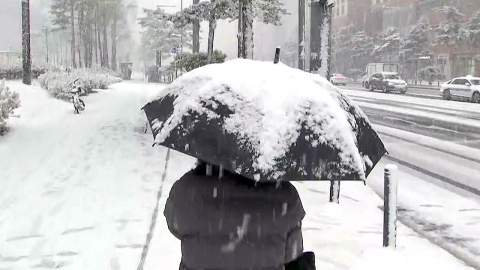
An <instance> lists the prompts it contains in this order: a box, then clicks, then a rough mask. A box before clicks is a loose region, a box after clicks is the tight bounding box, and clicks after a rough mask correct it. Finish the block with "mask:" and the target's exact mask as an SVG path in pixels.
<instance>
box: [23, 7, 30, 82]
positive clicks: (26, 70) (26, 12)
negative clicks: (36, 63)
mask: <svg viewBox="0 0 480 270" xmlns="http://www.w3.org/2000/svg"><path fill="white" fill-rule="evenodd" d="M22 58H23V83H24V84H26V85H31V84H32V55H31V49H30V1H29V0H22Z"/></svg>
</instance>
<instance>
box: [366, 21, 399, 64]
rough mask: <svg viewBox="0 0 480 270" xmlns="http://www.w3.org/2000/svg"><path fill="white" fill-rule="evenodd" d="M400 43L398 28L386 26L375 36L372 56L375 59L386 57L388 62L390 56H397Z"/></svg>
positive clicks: (390, 58)
mask: <svg viewBox="0 0 480 270" xmlns="http://www.w3.org/2000/svg"><path fill="white" fill-rule="evenodd" d="M402 43H403V38H402V36H401V35H400V32H399V31H398V28H395V27H388V28H387V29H386V30H385V31H383V32H382V33H380V34H379V35H378V36H377V37H376V39H375V47H374V48H373V51H372V56H373V58H375V59H379V60H383V59H387V61H388V62H390V61H391V60H392V58H395V57H397V56H398V54H399V52H400V47H401V46H402Z"/></svg>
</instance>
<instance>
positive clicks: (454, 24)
mask: <svg viewBox="0 0 480 270" xmlns="http://www.w3.org/2000/svg"><path fill="white" fill-rule="evenodd" d="M437 10H438V11H439V12H440V13H441V14H442V17H443V20H442V22H441V23H440V25H438V27H436V28H435V31H436V33H437V36H436V42H437V43H438V44H444V45H448V46H450V47H457V46H459V44H460V42H461V41H462V40H463V39H464V38H465V32H464V31H463V28H462V22H461V19H462V17H464V16H465V15H464V14H462V13H461V12H460V11H459V10H458V9H457V8H456V7H454V6H443V7H440V8H438V9H437Z"/></svg>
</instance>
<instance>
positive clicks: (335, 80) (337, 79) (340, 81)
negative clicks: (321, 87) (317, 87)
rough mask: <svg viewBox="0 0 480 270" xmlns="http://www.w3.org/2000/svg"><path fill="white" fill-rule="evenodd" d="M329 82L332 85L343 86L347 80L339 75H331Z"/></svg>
mask: <svg viewBox="0 0 480 270" xmlns="http://www.w3.org/2000/svg"><path fill="white" fill-rule="evenodd" d="M330 82H331V83H332V84H333V85H344V86H345V85H347V83H348V78H347V77H345V76H343V75H342V74H340V73H333V74H332V75H330Z"/></svg>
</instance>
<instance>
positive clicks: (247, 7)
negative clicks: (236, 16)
mask: <svg viewBox="0 0 480 270" xmlns="http://www.w3.org/2000/svg"><path fill="white" fill-rule="evenodd" d="M240 2H243V3H242V4H241V9H240V10H241V16H240V18H241V19H240V20H241V22H242V25H241V27H242V29H241V30H242V31H241V33H240V38H239V39H241V40H242V44H241V50H240V51H241V56H242V57H243V58H246V59H253V2H252V0H241V1H240Z"/></svg>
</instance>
